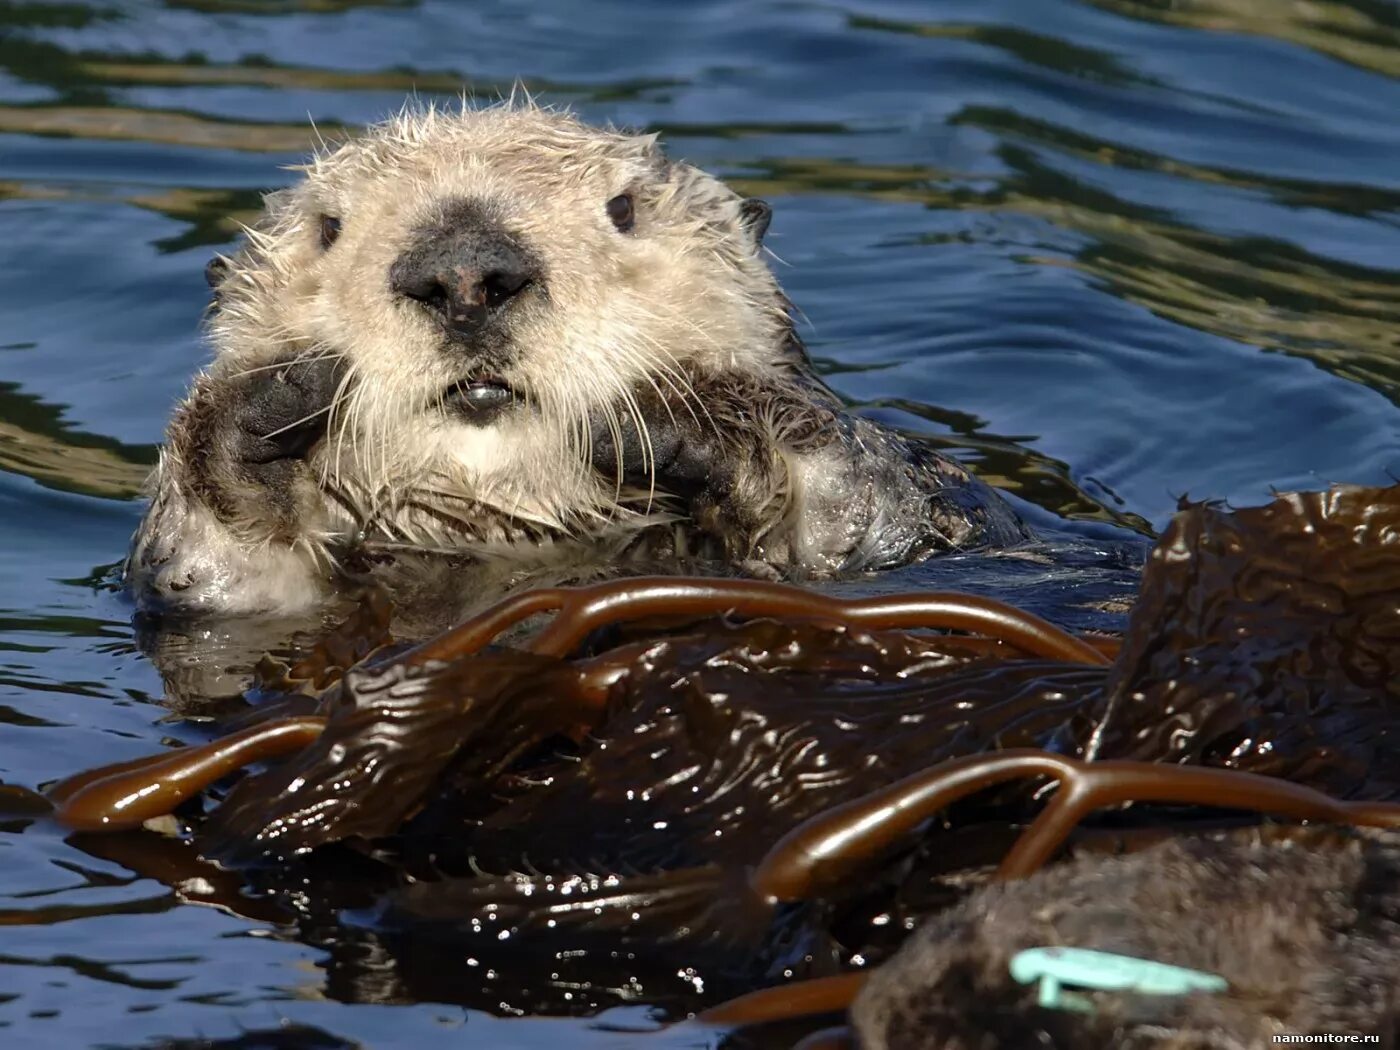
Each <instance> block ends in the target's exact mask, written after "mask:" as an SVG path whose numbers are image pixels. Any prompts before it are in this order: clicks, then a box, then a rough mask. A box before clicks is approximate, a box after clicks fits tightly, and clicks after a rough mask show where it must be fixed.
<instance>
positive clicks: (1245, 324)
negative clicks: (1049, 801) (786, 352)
mask: <svg viewBox="0 0 1400 1050" xmlns="http://www.w3.org/2000/svg"><path fill="white" fill-rule="evenodd" d="M1397 77H1400V7H1397V6H1396V5H1395V4H1394V3H1393V2H1390V0H1350V2H1342V0H1334V2H1331V3H1326V4H1322V3H1303V2H1289V0H1272V2H1270V0H1178V2H1175V3H1167V2H1150V0H1080V2H1071V0H1021V2H1012V0H1003V2H989V0H966V2H938V3H934V2H924V3H916V2H912V0H911V2H903V3H901V2H897V0H886V2H880V0H864V2H859V3H855V2H852V3H847V4H844V5H838V4H830V3H808V2H802V0H778V2H762V3H760V2H738V0H729V2H694V3H687V4H684V5H682V4H670V5H662V4H643V3H640V2H633V3H625V2H608V0H588V2H578V0H536V2H535V3H531V4H523V3H515V2H508V0H497V2H490V3H478V4H464V3H453V2H448V0H439V2H423V3H411V2H392V0H390V2H383V3H356V2H354V0H300V2H280V0H167V2H166V3H156V2H139V0H111V2H109V3H105V4H96V3H94V4H92V5H85V4H83V3H78V2H58V3H48V2H39V0H13V2H7V3H0V242H2V243H3V244H4V245H5V249H4V250H3V252H0V317H3V328H2V329H0V508H3V510H0V541H2V542H0V654H3V655H0V725H3V729H0V779H3V780H4V781H5V782H8V783H15V784H22V785H28V786H34V785H38V784H41V783H43V782H46V781H49V780H52V779H54V778H56V777H59V776H61V775H63V774H66V773H68V772H71V771H73V770H74V769H76V768H79V767H82V766H86V765H91V764H94V763H98V762H106V761H114V760H118V759H121V758H124V757H129V756H134V755H138V754H143V753H146V752H149V751H151V750H153V749H154V748H156V747H158V746H160V745H161V743H162V742H163V741H164V742H168V741H169V740H171V739H192V738H193V737H192V735H191V733H190V730H189V728H188V727H187V726H183V725H182V724H181V723H179V722H178V721H177V720H174V719H173V718H171V716H170V714H169V711H168V710H167V708H165V707H163V706H162V698H163V694H164V692H165V688H164V686H163V684H162V682H161V679H160V676H159V675H158V674H157V673H156V671H155V670H154V669H153V667H152V665H151V664H150V663H149V662H148V661H147V660H146V659H145V658H144V657H143V656H142V655H141V654H140V651H139V649H138V647H137V645H136V642H135V639H134V636H133V631H132V628H131V626H130V622H129V621H130V610H129V608H128V606H127V605H126V603H125V602H124V600H123V599H122V597H121V596H120V595H119V594H118V593H116V592H115V591H114V589H113V588H112V586H111V580H112V566H113V563H115V562H117V561H118V560H119V559H120V558H121V556H122V553H123V549H124V544H125V542H126V538H127V536H128V534H129V533H130V532H131V530H132V529H133V528H134V526H135V524H136V522H137V519H138V516H139V514H140V503H139V499H138V495H137V492H138V488H139V485H140V483H141V479H142V476H143V474H144V473H145V471H146V469H147V468H148V467H149V465H150V464H151V463H152V462H153V458H154V450H155V444H156V442H157V441H158V440H159V438H160V434H161V430H162V427H163V424H164V421H165V419H166V417H167V415H168V413H169V411H170V409H171V407H172V405H173V404H174V402H175V400H176V399H177V398H178V397H179V396H180V394H181V392H182V391H183V389H184V387H185V385H186V382H187V380H188V378H189V376H190V375H191V373H192V372H193V371H194V370H195V369H196V368H198V367H199V365H200V364H201V362H202V361H203V360H204V355H205V349H204V348H203V347H202V345H201V343H200V341H199V338H198V336H197V326H198V322H199V318H200V313H201V310H202V307H203V304H204V301H205V294H204V292H205V290H204V286H203V281H202V277H201V269H202V266H203V264H204V262H205V260H206V259H207V258H208V257H209V255H210V254H211V253H212V252H213V251H214V250H215V249H217V248H218V247H220V246H222V245H224V244H226V243H228V241H229V240H230V238H231V237H233V236H234V234H235V232H236V229H237V222H238V220H239V219H240V218H245V217H247V216H248V215H249V214H250V213H251V212H252V211H253V210H255V209H256V206H257V196H258V193H259V191H261V190H264V189H267V188H270V187H273V186H276V185H278V184H279V183H281V182H282V181H283V180H284V178H285V176H284V174H283V173H282V172H280V171H279V170H278V169H279V166H281V165H285V164H289V163H294V162H295V161H296V160H297V158H298V156H299V155H300V153H301V151H302V150H303V149H305V148H306V147H307V146H308V145H309V144H311V143H313V142H314V140H315V132H314V131H313V130H312V127H311V120H314V121H315V124H316V125H317V127H319V128H320V130H321V133H323V134H331V133H334V131H335V130H336V129H337V128H338V127H340V126H342V125H354V124H358V123H361V122H364V121H369V120H373V119H376V118H378V117H381V116H383V115H385V114H386V113H388V112H389V111H391V110H393V109H394V108H396V107H397V106H398V105H399V104H400V103H401V102H402V100H403V98H404V96H405V95H406V94H408V93H410V92H416V93H417V94H418V95H419V96H420V97H421V98H424V99H428V98H452V97H454V96H456V95H457V94H458V93H459V92H460V91H461V90H462V88H463V87H465V88H466V90H467V91H469V92H470V93H472V94H473V95H475V96H477V97H479V98H483V99H487V98H492V97H495V96H496V95H497V94H499V93H500V92H503V91H509V89H510V86H511V84H512V82H513V81H514V80H516V79H517V78H519V79H520V80H522V81H523V82H524V83H525V84H526V85H527V86H528V87H529V88H530V89H531V90H533V91H537V92H539V93H540V94H541V95H542V96H543V97H544V98H545V99H546V100H548V101H551V102H557V103H567V104H569V105H572V106H574V107H575V108H576V109H578V110H579V111H580V112H581V113H582V114H584V115H585V116H586V117H588V118H591V119H596V120H610V121H613V122H617V123H621V124H628V125H635V126H645V127H651V128H656V129H660V130H662V131H663V132H664V133H665V136H666V138H667V140H668V142H669V144H670V149H671V151H672V152H673V153H675V154H677V155H680V156H684V157H686V158H687V159H689V160H691V161H694V162H696V163H698V164H700V165H702V166H704V167H707V168H709V169H711V170H714V171H716V172H718V173H720V174H722V175H723V176H725V177H726V178H728V179H729V180H731V181H732V182H733V184H734V185H735V186H736V187H738V188H740V189H742V190H743V191H744V192H746V193H752V194H758V195H761V196H763V197H765V198H766V199H768V200H770V201H771V202H773V204H774V205H775V209H776V215H775V220H774V225H773V231H772V233H771V235H770V239H769V244H770V246H771V247H772V248H773V249H774V251H775V252H776V253H777V254H778V255H779V256H780V257H781V259H782V263H781V264H780V274H781V277H782V280H783V281H784V283H785V285H786V286H787V288H788V290H789V292H790V293H791V295H792V297H793V298H794V299H795V301H796V302H797V303H798V304H799V305H800V307H801V309H802V311H803V312H804V314H805V315H806V317H807V319H808V321H809V322H810V323H809V325H808V326H807V327H806V329H805V334H806V336H807V338H808V341H809V344H810V346H811V349H812V352H813V354H814V356H815V357H816V358H817V359H818V360H819V361H820V362H821V364H822V367H823V369H824V371H825V372H826V374H827V376H828V378H829V381H830V382H831V383H832V384H833V385H834V386H835V387H836V388H837V389H838V390H839V391H840V392H841V393H842V394H843V395H844V396H846V397H847V398H849V399H850V400H851V401H852V402H853V403H855V404H857V405H860V406H863V409H864V410H865V411H868V412H870V413H872V414H875V415H878V416H880V417H881V418H884V419H887V420H889V421H891V422H894V423H897V424H899V425H901V426H904V427H907V428H909V429H911V430H913V431H917V432H920V433H923V434H927V435H930V436H931V437H933V438H934V439H935V440H936V441H938V443H939V444H940V445H942V446H944V447H946V448H949V449H952V450H954V451H956V452H958V453H959V454H961V455H963V456H965V457H966V458H967V459H968V460H969V461H971V462H973V463H974V464H976V465H977V466H978V468H979V469H980V471H981V472H982V473H983V475H984V476H986V477H988V478H989V479H990V480H992V481H993V482H995V483H997V484H999V485H1001V486H1003V487H1005V488H1007V489H1008V490H1010V491H1012V492H1013V493H1015V494H1016V495H1017V498H1018V499H1019V500H1021V501H1023V502H1021V503H1020V506H1021V507H1022V509H1023V510H1025V511H1026V513H1027V514H1028V515H1029V516H1031V517H1032V518H1033V519H1034V520H1035V522H1036V524H1037V527H1039V528H1040V529H1041V530H1042V532H1045V533H1047V534H1052V535H1059V536H1060V537H1061V538H1067V539H1065V542H1072V540H1073V537H1076V536H1077V537H1079V538H1080V542H1081V543H1083V542H1089V541H1092V543H1093V544H1104V543H1107V542H1109V541H1112V540H1119V541H1129V540H1131V539H1132V538H1133V537H1134V536H1136V535H1141V534H1146V533H1148V532H1150V531H1151V529H1152V528H1153V527H1159V526H1160V525H1161V524H1162V522H1163V521H1164V520H1165V518H1166V517H1167V516H1168V515H1169V514H1170V513H1171V511H1172V508H1173V507H1174V506H1175V504H1176V501H1177V499H1178V498H1179V497H1180V496H1182V495H1183V494H1189V495H1190V496H1192V497H1193V498H1205V497H1210V498H1219V499H1228V500H1231V501H1233V502H1236V503H1238V504H1248V503H1256V502H1260V501H1261V500H1263V499H1265V498H1267V497H1268V494H1269V493H1270V491H1271V490H1272V489H1288V488H1298V487H1304V488H1308V487H1318V486H1322V485H1325V484H1327V483H1329V482H1334V481H1348V482H1358V483H1370V484H1375V483H1383V482H1386V481H1387V480H1388V479H1390V478H1393V477H1394V476H1396V475H1397V474H1400V427H1398V426H1397V423H1398V422H1400V408H1398V407H1397V406H1400V323H1397V322H1400V123H1397V121H1396V120H1395V114H1396V113H1400V79H1397ZM308 118H310V119H308ZM969 571H970V575H969V577H968V579H971V580H972V581H973V582H974V583H975V582H976V580H977V579H979V577H978V576H977V575H976V573H975V572H972V571H971V570H969ZM938 574H939V575H940V576H942V577H945V578H946V577H948V576H949V575H950V574H954V570H953V569H942V570H939V571H938ZM954 575H955V574H954ZM1026 579H1029V580H1030V583H1029V584H1027V583H1026ZM944 582H946V579H945V581H944ZM954 582H956V579H954ZM1059 582H1060V583H1063V582H1064V581H1063V579H1060V581H1059ZM1055 584H1056V577H1055V575H1054V573H1053V572H1052V573H1040V574H1039V575H1033V576H1032V577H1026V578H1025V579H1022V580H1021V581H1020V582H1019V583H1016V584H1015V585H1014V586H1013V585H1012V584H1008V583H1007V582H1006V581H1005V580H1002V581H1000V585H1001V586H1003V588H1004V589H1005V588H1010V589H1011V590H1015V587H1016V586H1021V587H1022V588H1023V589H1024V588H1025V587H1026V586H1032V585H1033V587H1034V588H1039V590H1040V591H1042V592H1043V591H1047V590H1053V589H1054V587H1055ZM1062 589H1063V588H1062ZM1048 601H1049V599H1045V600H1042V601H1041V602H1040V604H1041V606H1042V607H1045V605H1046V602H1048ZM1050 604H1053V602H1051V603H1050ZM200 641H201V640H200V639H199V638H194V639H191V640H189V641H188V645H189V658H190V659H191V660H195V661H201V660H203V661H205V662H213V661H215V660H216V655H217V654H216V655H215V656H211V655H210V651H211V650H204V651H201V649H200ZM211 645H212V641H211ZM15 827H16V826H14V825H0V925H3V926H4V927H5V933H4V936H3V938H0V1045H4V1046H7V1047H9V1046H13V1047H17V1048H21V1047H22V1048H25V1050H28V1048H44V1047H61V1048H68V1047H97V1046H103V1047H138V1046H152V1045H156V1044H157V1043H158V1042H159V1040H160V1039H162V1038H184V1039H190V1038H194V1037H196V1036H202V1037H207V1038H228V1037H233V1036H236V1035H238V1034H239V1033H240V1032H243V1031H248V1030H266V1029H271V1028H276V1027H277V1026H278V1025H279V1024H282V1023H284V1022H287V1023H293V1022H294V1023H297V1024H302V1025H306V1026H313V1027H315V1028H316V1029H319V1030H320V1031H321V1032H323V1033H326V1035H325V1036H324V1039H325V1042H324V1043H323V1044H316V1045H326V1046H340V1045H346V1044H347V1043H348V1042H349V1041H359V1042H360V1043H362V1044H363V1045H366V1046H373V1047H420V1046H438V1045H444V1046H445V1045H454V1046H456V1045H473V1046H491V1047H497V1046H500V1047H522V1048H531V1047H547V1046H552V1045H556V1044H558V1043H561V1042H562V1043H564V1044H566V1045H569V1046H578V1047H585V1048H587V1047H595V1046H596V1047H602V1046H612V1045H628V1046H632V1045H638V1046H641V1045H645V1046H648V1047H657V1046H704V1045H710V1044H712V1043H713V1042H714V1040H713V1039H712V1038H711V1039H707V1038H706V1037H700V1036H695V1035H693V1034H692V1035H682V1034H679V1033H672V1034H670V1035H661V1036H657V1037H652V1038H647V1037H641V1038H636V1037H632V1038H623V1037H619V1036H617V1035H614V1034H610V1033H608V1032H606V1031H602V1030H600V1029H599V1028H597V1027H596V1026H593V1025H590V1024H589V1023H588V1022H585V1021H566V1020H538V1019H536V1020H523V1021H522V1020H513V1019H497V1018H492V1017H489V1016H486V1015H484V1014H479V1013H464V1012H463V1011H462V1010H461V1009H459V1008H455V1007H448V1006H441V1005H433V1004H419V1005H397V1006H390V1005H370V1004H357V1005H348V1004H343V1003H339V1002H336V1001H334V999H333V998H332V997H331V996H330V995H329V993H328V991H327V981H326V977H325V974H324V973H323V972H322V971H321V970H320V969H318V960H319V959H320V956H319V954H318V952H317V951H315V950H313V949H312V948H310V947H307V946H305V945H302V944H299V943H297V942H296V941H295V940H294V939H292V938H290V937H288V936H285V935H283V934H280V933H279V932H278V931H277V929H276V928H275V927H273V926H271V925H269V924H266V923H259V922H256V921H253V920H251V919H247V918H240V917H237V916H235V915H231V914H227V913H224V912H221V911H218V910H216V909H213V908H209V907H202V906H197V905H192V904H184V903H181V902H180V900H178V899H177V897H176V896H175V895H174V894H173V893H172V892H171V891H170V890H169V889H168V888H167V887H166V886H164V885H162V884H161V883H158V882H156V881H153V880H150V879H145V878H141V877H139V876H136V875H134V874H133V873H132V872H131V871H130V870H129V869H128V868H126V867H124V866H123V865H122V864H120V863H118V862H116V861H114V860H107V859H102V858H101V857H99V856H97V855H95V852H93V851H90V850H85V849H83V848H80V847H81V845H82V844H81V843H80V842H79V843H73V842H68V841H65V839H64V836H63V835H62V834H61V833H59V832H58V831H57V830H56V829H54V828H52V827H49V826H46V825H43V824H40V825H33V826H30V827H28V828H27V829H26V830H24V831H23V833H18V832H16V831H15V830H14V828H15ZM463 979H464V980H468V979H470V978H469V976H466V975H464V977H463ZM610 1019H611V1020H615V1021H624V1022H628V1023H638V1022H644V1020H645V1014H644V1011H643V1010H642V1008H641V1007H640V1006H639V1007H637V1008H634V1009H624V1010H623V1011H621V1013H620V1014H616V1015H611V1017H610ZM619 1040H621V1043H619Z"/></svg>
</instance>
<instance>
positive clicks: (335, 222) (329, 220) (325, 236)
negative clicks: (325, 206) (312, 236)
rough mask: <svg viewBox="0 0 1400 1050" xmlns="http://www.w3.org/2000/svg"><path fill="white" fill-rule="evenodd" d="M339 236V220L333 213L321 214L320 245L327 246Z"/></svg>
mask: <svg viewBox="0 0 1400 1050" xmlns="http://www.w3.org/2000/svg"><path fill="white" fill-rule="evenodd" d="M339 236H340V220H339V219H337V218H336V217H335V216H334V215H322V216H321V247H322V248H323V249H325V248H329V247H330V246H331V245H332V244H334V243H335V239H336V238H337V237H339Z"/></svg>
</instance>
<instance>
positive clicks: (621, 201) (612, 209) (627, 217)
mask: <svg viewBox="0 0 1400 1050" xmlns="http://www.w3.org/2000/svg"><path fill="white" fill-rule="evenodd" d="M607 209H608V218H609V219H611V220H612V224H613V225H614V226H616V227H617V228H618V229H619V230H621V231H622V232H623V233H626V232H627V231H628V230H630V229H631V228H632V227H633V226H635V225H636V222H637V213H636V212H635V211H634V210H633V208H632V195H631V194H630V193H619V194H618V195H617V196H616V197H614V198H613V199H612V200H610V201H608V203H607Z"/></svg>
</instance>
